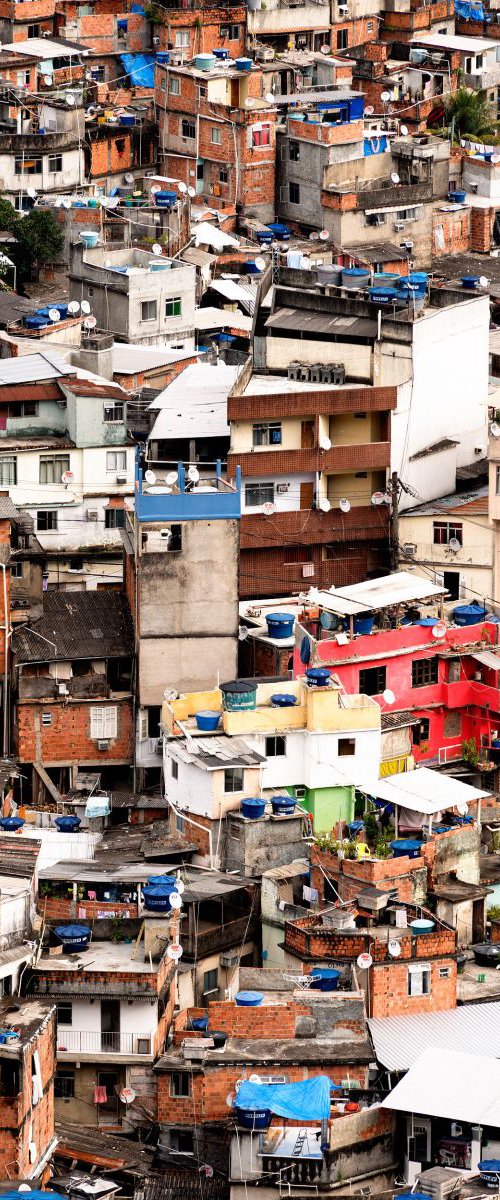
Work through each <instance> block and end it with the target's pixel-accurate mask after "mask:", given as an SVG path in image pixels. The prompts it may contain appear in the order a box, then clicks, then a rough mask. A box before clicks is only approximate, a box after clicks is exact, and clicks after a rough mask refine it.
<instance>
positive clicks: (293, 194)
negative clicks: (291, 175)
mask: <svg viewBox="0 0 500 1200" xmlns="http://www.w3.org/2000/svg"><path fill="white" fill-rule="evenodd" d="M288 199H289V201H290V204H300V187H299V185H298V183H292V182H291V183H289V184H288Z"/></svg>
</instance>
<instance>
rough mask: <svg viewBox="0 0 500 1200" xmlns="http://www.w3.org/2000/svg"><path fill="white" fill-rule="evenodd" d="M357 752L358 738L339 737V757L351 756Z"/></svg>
mask: <svg viewBox="0 0 500 1200" xmlns="http://www.w3.org/2000/svg"><path fill="white" fill-rule="evenodd" d="M355 753H356V738H339V745H338V755H339V758H349V757H350V756H351V755H352V754H355Z"/></svg>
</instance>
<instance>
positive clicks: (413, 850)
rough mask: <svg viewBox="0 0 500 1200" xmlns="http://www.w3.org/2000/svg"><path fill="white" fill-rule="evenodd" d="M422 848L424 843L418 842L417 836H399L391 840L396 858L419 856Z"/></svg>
mask: <svg viewBox="0 0 500 1200" xmlns="http://www.w3.org/2000/svg"><path fill="white" fill-rule="evenodd" d="M421 849H422V843H421V842H417V840H416V838H397V839H396V841H395V842H391V850H392V853H393V855H394V858H418V856H419V854H420V851H421Z"/></svg>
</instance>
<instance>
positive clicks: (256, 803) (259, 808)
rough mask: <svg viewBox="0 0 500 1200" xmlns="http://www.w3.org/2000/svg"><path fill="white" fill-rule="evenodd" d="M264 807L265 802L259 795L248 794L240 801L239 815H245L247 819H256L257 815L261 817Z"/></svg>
mask: <svg viewBox="0 0 500 1200" xmlns="http://www.w3.org/2000/svg"><path fill="white" fill-rule="evenodd" d="M265 809H266V802H265V800H261V799H260V797H259V796H248V797H247V798H246V799H245V800H242V801H241V815H242V817H247V818H248V820H249V821H257V820H258V819H259V817H263V816H264V812H265Z"/></svg>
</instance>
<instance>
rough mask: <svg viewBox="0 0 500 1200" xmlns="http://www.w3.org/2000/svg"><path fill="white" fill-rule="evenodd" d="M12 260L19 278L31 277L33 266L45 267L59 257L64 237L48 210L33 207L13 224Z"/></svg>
mask: <svg viewBox="0 0 500 1200" xmlns="http://www.w3.org/2000/svg"><path fill="white" fill-rule="evenodd" d="M16 238H17V245H16V246H15V247H14V248H13V257H14V258H15V260H16V264H17V268H18V271H19V275H20V278H21V279H29V278H30V277H31V273H32V269H33V266H36V267H45V266H48V265H50V263H54V262H56V261H57V259H59V258H60V256H61V253H62V249H63V246H64V235H63V233H62V231H61V228H60V226H59V225H58V223H57V221H56V218H55V217H54V214H53V213H52V212H51V211H50V209H43V208H33V209H32V210H31V212H30V213H28V215H27V216H26V217H23V218H22V220H20V221H19V222H18V224H17V225H16Z"/></svg>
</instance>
